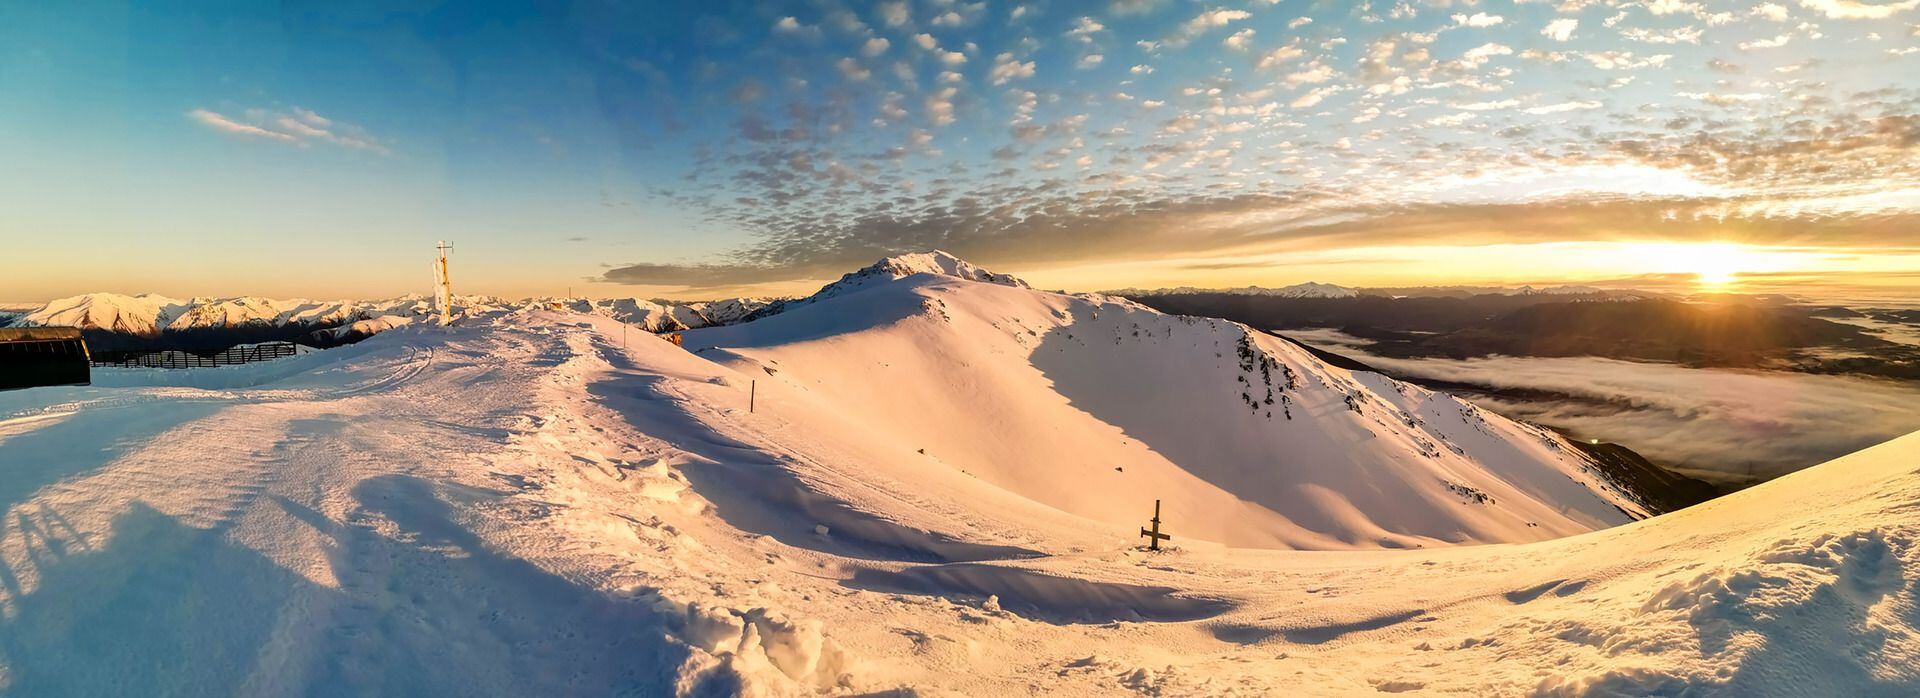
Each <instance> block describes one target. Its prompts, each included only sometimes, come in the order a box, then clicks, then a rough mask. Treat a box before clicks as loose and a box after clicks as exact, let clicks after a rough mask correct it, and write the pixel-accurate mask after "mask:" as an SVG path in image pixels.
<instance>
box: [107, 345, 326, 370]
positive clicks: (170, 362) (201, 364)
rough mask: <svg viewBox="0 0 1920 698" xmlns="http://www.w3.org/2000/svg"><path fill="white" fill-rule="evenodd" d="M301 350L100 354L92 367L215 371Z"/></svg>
mask: <svg viewBox="0 0 1920 698" xmlns="http://www.w3.org/2000/svg"><path fill="white" fill-rule="evenodd" d="M299 353H300V347H299V346H297V345H295V344H294V343H293V342H261V343H258V344H247V345H242V346H236V347H229V348H227V349H222V350H220V351H217V352H214V353H211V354H200V353H196V352H189V351H181V350H178V349H168V350H164V351H151V350H138V351H110V352H100V354H99V355H98V356H95V357H94V359H93V365H95V366H103V367H113V368H214V367H218V366H235V365H239V364H250V363H253V362H256V361H272V360H274V359H279V358H284V357H288V356H294V355H296V354H299Z"/></svg>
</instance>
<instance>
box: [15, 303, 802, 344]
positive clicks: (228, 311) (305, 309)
mask: <svg viewBox="0 0 1920 698" xmlns="http://www.w3.org/2000/svg"><path fill="white" fill-rule="evenodd" d="M766 304H767V301H765V300H762V299H755V298H729V299H724V300H718V301H701V302H697V303H674V302H669V301H650V300H643V299H638V298H611V299H598V300H588V299H556V298H530V299H524V300H518V301H509V300H504V299H500V298H494V297H491V296H456V297H455V298H454V312H455V314H457V315H481V314H486V313H495V312H502V311H507V310H517V309H525V308H535V307H553V306H559V307H562V308H567V309H571V310H574V311H576V312H582V313H593V314H598V315H605V316H607V317H613V318H617V319H620V320H623V321H625V322H628V323H629V324H632V325H633V326H634V327H635V328H636V329H640V330H644V331H647V332H671V331H677V330H683V329H687V328H690V327H706V326H709V325H714V324H723V323H729V322H736V321H738V320H740V319H741V318H743V317H745V316H747V315H748V314H750V313H752V312H753V311H755V310H758V309H760V308H761V307H763V306H765V305H766ZM436 313H437V309H436V308H435V306H434V304H433V301H432V300H431V299H430V298H428V297H426V296H418V295H412V296H402V297H399V298H389V299H381V300H341V301H311V300H306V299H293V300H275V299H271V298H259V297H255V296H235V297H230V298H194V299H191V300H179V299H174V298H166V297H162V296H155V295H140V296H127V295H121V294H116V293H89V294H84V295H80V296H73V297H70V298H62V299H59V300H55V301H51V302H48V303H46V304H44V305H39V306H33V307H27V308H21V309H19V312H18V313H17V317H18V321H19V323H20V324H23V325H53V326H67V327H80V328H86V329H106V330H113V331H118V332H125V333H129V334H140V335H151V334H154V333H158V332H162V331H168V330H188V329H196V328H209V327H236V326H247V325H262V326H276V327H277V326H285V325H292V324H309V325H317V324H331V325H341V326H342V327H339V328H334V329H333V330H331V331H330V332H329V334H330V335H332V336H334V337H339V336H343V335H345V334H347V333H348V332H349V329H347V326H353V327H354V328H355V329H352V330H351V331H352V332H358V333H363V334H373V333H375V332H383V331H386V330H389V329H392V328H394V327H398V326H401V325H404V324H407V322H406V321H410V320H409V319H418V318H423V317H427V316H431V315H435V314H436ZM14 317H15V315H7V316H6V317H5V318H3V319H13V318H14ZM396 318H397V319H396Z"/></svg>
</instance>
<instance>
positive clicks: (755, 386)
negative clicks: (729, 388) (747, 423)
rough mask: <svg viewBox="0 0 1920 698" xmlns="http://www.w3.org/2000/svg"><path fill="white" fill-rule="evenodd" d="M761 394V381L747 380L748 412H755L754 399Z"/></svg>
mask: <svg viewBox="0 0 1920 698" xmlns="http://www.w3.org/2000/svg"><path fill="white" fill-rule="evenodd" d="M759 394H760V381H757V380H750V381H747V414H753V400H754V398H755V397H757V396H759Z"/></svg>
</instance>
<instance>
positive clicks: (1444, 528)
mask: <svg viewBox="0 0 1920 698" xmlns="http://www.w3.org/2000/svg"><path fill="white" fill-rule="evenodd" d="M684 339H685V342H686V346H687V347H688V348H690V349H694V350H696V351H697V353H698V354H699V355H700V356H702V357H704V358H707V359H710V360H714V361H718V362H720V363H722V364H725V365H728V366H731V367H734V368H735V369H736V370H739V371H742V372H745V373H764V374H765V378H764V379H762V380H761V381H760V383H761V385H760V387H759V390H760V393H761V395H762V398H761V399H762V400H763V401H765V403H766V404H774V403H776V402H778V403H780V404H791V405H794V406H795V407H796V408H798V409H803V410H804V411H805V413H806V414H807V415H808V417H807V419H808V420H809V422H808V423H809V426H808V429H809V430H810V431H812V432H814V433H818V434H847V435H848V436H847V439H848V441H849V442H850V444H849V445H850V447H851V446H852V445H853V444H859V445H860V447H861V448H867V449H879V448H884V447H883V446H880V445H878V444H875V443H871V442H868V441H866V440H868V439H883V440H884V443H886V444H889V445H893V446H896V447H897V446H903V445H907V444H911V445H912V446H913V448H912V449H910V450H911V451H912V452H913V453H916V454H917V453H920V452H922V451H924V453H925V455H924V456H914V457H909V458H907V459H906V460H904V461H888V462H884V463H875V464H874V465H873V467H877V468H885V469H886V470H887V474H888V476H889V477H895V478H901V479H913V478H916V477H918V476H917V475H916V474H917V473H918V474H924V473H925V472H926V471H927V469H929V468H932V469H937V470H940V471H943V472H946V473H949V474H964V476H965V477H968V478H973V479H977V480H978V481H981V482H985V483H989V484H991V485H992V486H994V487H995V488H998V489H1000V490H1003V491H1004V492H1006V493H1012V494H1015V495H1018V496H1020V497H1024V498H1026V499H1028V500H1031V501H1033V502H1038V503H1041V504H1044V505H1046V506H1049V507H1052V508H1056V509H1059V510H1061V511H1065V512H1069V513H1072V514H1075V515H1078V516H1082V517H1086V518H1089V519H1093V520H1097V521H1103V522H1108V523H1111V524H1125V523H1126V522H1130V521H1136V520H1138V519H1139V518H1140V514H1141V511H1142V510H1143V509H1145V508H1147V507H1149V506H1150V503H1151V502H1152V501H1153V500H1155V499H1163V500H1165V502H1166V505H1167V506H1168V507H1169V509H1170V510H1177V511H1180V512H1182V513H1183V514H1182V519H1183V521H1182V523H1183V527H1184V528H1185V530H1187V531H1189V532H1190V535H1193V536H1197V537H1200V538H1204V539H1207V540H1214V541H1220V542H1225V543H1229V544H1234V545H1243V546H1260V547H1284V548H1311V549H1329V548H1381V547H1389V548H1399V547H1418V546H1432V545H1445V544H1455V543H1492V542H1519V541H1527V540H1540V539H1546V538H1553V537H1558V536H1564V535H1570V534H1573V533H1578V532H1582V531H1589V530H1594V529H1598V528H1605V527H1608V526H1613V525H1616V524H1620V523H1624V522H1627V521H1630V520H1633V519H1635V518H1641V517H1644V516H1646V515H1647V513H1648V512H1647V510H1646V509H1645V508H1644V507H1642V506H1641V505H1640V504H1639V503H1636V502H1635V501H1633V497H1632V496H1631V495H1630V493H1628V492H1626V491H1624V490H1623V489H1622V488H1620V487H1618V486H1616V485H1615V484H1614V483H1612V482H1610V481H1609V480H1608V479H1607V478H1606V477H1605V476H1604V475H1603V474H1602V473H1601V472H1599V470H1598V469H1597V468H1596V467H1595V466H1594V464H1593V463H1591V462H1589V461H1588V460H1587V459H1586V458H1585V457H1584V456H1582V455H1581V454H1580V453H1579V452H1578V451H1577V450H1576V449H1574V448H1573V447H1572V446H1571V445H1569V444H1567V443H1566V442H1565V441H1564V440H1562V439H1561V437H1559V436H1556V435H1554V434H1553V433H1551V432H1548V431H1546V430H1543V429H1540V428H1538V427H1534V426H1530V425H1525V424H1519V423H1516V422H1512V421H1510V420H1507V419H1504V418H1502V417H1499V416H1497V415H1494V414H1491V413H1488V412H1485V411H1483V410H1480V409H1479V408H1476V407H1474V406H1473V405H1472V404H1470V403H1467V402H1464V401H1461V400H1457V399H1455V398H1453V397H1451V396H1448V395H1445V394H1441V393H1435V392H1432V391H1428V390H1425V389H1422V388H1420V387H1417V386H1413V385H1409V384H1405V383H1400V382H1397V381H1394V380H1392V379H1389V378H1386V377H1384V376H1380V375H1378V374H1373V373H1356V372H1350V371H1346V370H1343V369H1339V368H1335V367H1333V366H1330V365H1327V364H1326V363H1323V362H1321V361H1320V360H1318V359H1316V358H1314V357H1313V356H1312V355H1311V354H1309V353H1308V352H1307V351H1305V350H1303V349H1301V348H1299V347H1297V346H1294V345H1292V344H1290V343H1288V342H1286V341H1284V340H1281V339H1279V338H1277V337H1274V336H1271V335H1266V334H1263V333H1259V332H1255V331H1252V330H1250V329H1248V328H1247V327H1245V326H1243V325H1239V324H1236V323H1231V322H1226V321H1222V320H1213V319H1206V318H1195V317H1184V316H1173V315H1166V314H1163V313H1160V312H1158V311H1154V310H1152V309H1149V308H1146V307H1144V306H1140V305H1138V304H1135V303H1132V302H1130V301H1126V300H1123V299H1119V298H1114V297H1110V296H1101V295H1065V294H1059V293H1050V292H1043V291H1036V290H1032V289H1031V288H1029V287H1028V285H1027V284H1025V283H1023V282H1021V281H1019V280H1018V279H1015V278H1012V277H1008V276H1005V275H1000V274H993V273H990V272H986V271H985V270H981V269H979V268H977V267H974V266H972V265H968V264H965V263H964V262H960V261H958V260H954V259H953V258H952V257H951V256H950V255H945V254H944V253H938V252H936V253H930V254H925V255H910V256H905V257H897V258H889V259H886V260H882V261H881V262H879V263H877V264H875V265H873V266H870V267H867V268H866V269H862V270H860V271H858V272H855V273H853V274H849V275H847V276H846V277H845V278H843V279H842V280H840V281H838V282H835V283H833V284H831V285H828V286H827V287H826V288H823V289H822V290H821V291H820V292H819V293H817V294H815V295H814V296H811V297H809V298H805V299H800V300H798V301H794V302H792V303H789V304H787V305H786V306H785V308H784V309H783V310H782V311H781V312H778V313H777V314H768V315H763V316H762V317H761V318H759V319H756V320H754V321H752V322H747V323H743V324H738V325H732V326H727V327H716V328H708V329H702V330H695V331H691V332H688V333H686V335H685V337H684ZM796 419H798V417H796ZM882 435H884V436H882Z"/></svg>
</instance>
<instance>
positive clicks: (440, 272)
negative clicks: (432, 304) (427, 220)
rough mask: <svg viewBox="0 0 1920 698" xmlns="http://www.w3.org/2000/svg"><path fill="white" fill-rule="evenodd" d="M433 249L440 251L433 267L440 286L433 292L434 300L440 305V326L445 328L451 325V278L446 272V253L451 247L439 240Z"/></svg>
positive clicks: (435, 278)
mask: <svg viewBox="0 0 1920 698" xmlns="http://www.w3.org/2000/svg"><path fill="white" fill-rule="evenodd" d="M434 249H437V250H440V259H439V261H437V262H435V263H434V266H433V271H434V280H435V281H437V282H439V284H440V288H438V289H436V290H435V291H434V300H436V301H438V302H439V304H440V325H441V326H442V327H445V326H447V325H451V324H453V277H452V276H450V275H449V274H448V272H447V253H448V252H450V251H452V250H453V246H452V245H449V244H447V241H445V240H441V241H440V245H439V246H438V247H435V248H434Z"/></svg>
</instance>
